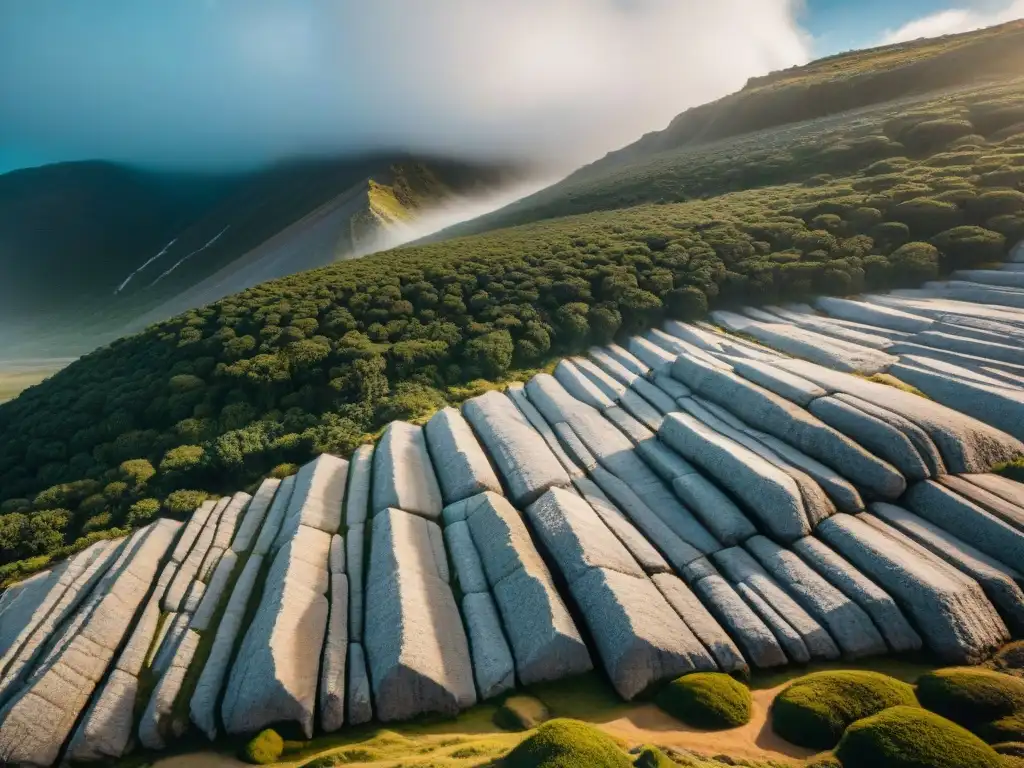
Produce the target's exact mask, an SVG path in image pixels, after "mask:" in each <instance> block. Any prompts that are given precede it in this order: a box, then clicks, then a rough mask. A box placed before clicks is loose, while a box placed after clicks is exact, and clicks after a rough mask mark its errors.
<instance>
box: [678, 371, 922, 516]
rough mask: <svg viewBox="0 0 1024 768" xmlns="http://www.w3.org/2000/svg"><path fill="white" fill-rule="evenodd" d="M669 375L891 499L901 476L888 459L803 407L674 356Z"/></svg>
mask: <svg viewBox="0 0 1024 768" xmlns="http://www.w3.org/2000/svg"><path fill="white" fill-rule="evenodd" d="M672 375H673V377H675V378H677V379H679V380H680V381H682V382H683V383H684V384H686V385H687V386H688V387H690V388H692V389H693V390H694V391H695V392H697V393H698V394H700V395H701V396H702V397H705V398H707V399H708V400H710V401H712V402H714V403H717V404H718V405H720V406H722V407H723V408H726V409H727V410H729V411H732V412H733V413H735V414H737V415H739V414H742V418H743V420H744V421H745V422H746V423H747V424H750V425H751V426H753V427H755V428H757V429H760V430H762V431H764V432H767V433H768V434H771V435H774V436H775V437H777V438H778V439H780V440H783V441H784V442H786V443H789V444H790V445H792V446H793V447H794V448H797V449H799V450H801V451H803V452H804V453H806V454H807V455H808V456H811V457H813V458H815V459H817V460H819V461H821V462H822V463H824V464H826V465H827V466H829V467H832V468H833V469H835V470H837V471H842V473H843V475H844V476H845V477H846V478H848V479H849V480H852V481H853V482H854V483H855V484H857V485H860V486H862V487H864V488H868V489H870V490H871V491H872V492H874V493H876V494H878V495H879V496H880V497H882V498H897V497H898V496H899V495H900V494H902V493H903V491H904V490H905V489H906V480H905V479H904V478H903V476H902V475H901V474H900V473H899V472H897V471H896V469H895V468H894V467H893V466H892V465H891V464H889V463H887V462H885V461H882V460H881V459H879V458H877V457H875V456H874V455H873V454H871V453H869V452H868V451H866V450H864V448H862V447H861V446H860V445H858V444H857V443H855V442H854V441H853V440H851V439H850V438H848V437H846V435H843V434H842V433H840V432H838V431H836V430H835V429H833V428H832V427H829V426H828V425H827V424H824V423H823V422H822V421H820V420H819V419H817V418H815V417H814V416H812V415H811V414H810V413H808V412H807V411H805V410H804V409H803V408H800V407H799V406H797V405H795V404H793V403H791V402H789V401H788V400H786V399H785V398H782V397H780V396H778V395H776V394H775V393H773V392H769V391H768V390H766V389H764V388H762V387H759V386H757V385H756V384H753V383H752V382H749V381H744V380H743V379H742V378H740V377H738V376H736V375H735V374H733V373H731V372H728V371H721V370H718V369H715V368H712V367H710V366H707V365H705V364H703V363H701V362H700V361H698V360H694V359H690V358H686V357H684V356H680V358H679V359H678V360H677V361H676V364H675V365H673V366H672Z"/></svg>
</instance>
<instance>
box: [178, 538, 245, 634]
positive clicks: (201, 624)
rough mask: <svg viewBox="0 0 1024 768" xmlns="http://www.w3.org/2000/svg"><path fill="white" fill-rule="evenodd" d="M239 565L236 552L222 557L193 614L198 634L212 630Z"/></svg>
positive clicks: (193, 626)
mask: <svg viewBox="0 0 1024 768" xmlns="http://www.w3.org/2000/svg"><path fill="white" fill-rule="evenodd" d="M237 564H238V555H236V554H235V553H234V552H232V551H230V550H229V551H227V552H225V553H224V554H223V555H222V556H221V558H220V561H219V562H218V563H217V568H216V569H215V570H214V572H213V575H212V576H211V577H210V581H209V583H208V584H207V586H206V590H205V592H204V593H203V599H202V601H200V603H199V607H198V608H197V609H196V611H195V613H193V614H192V622H191V624H190V626H191V627H192V629H194V630H196V631H198V632H205V631H206V630H208V629H209V628H210V626H211V625H212V623H213V619H214V616H215V615H216V613H217V608H218V607H219V606H220V603H221V600H222V599H223V597H224V592H225V590H227V588H228V584H229V583H230V581H231V574H232V573H234V570H235V566H236V565H237Z"/></svg>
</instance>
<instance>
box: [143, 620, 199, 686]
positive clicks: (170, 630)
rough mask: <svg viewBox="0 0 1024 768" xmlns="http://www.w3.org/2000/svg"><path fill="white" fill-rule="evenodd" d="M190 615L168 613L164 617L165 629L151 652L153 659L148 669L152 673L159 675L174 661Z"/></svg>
mask: <svg viewBox="0 0 1024 768" xmlns="http://www.w3.org/2000/svg"><path fill="white" fill-rule="evenodd" d="M191 621H192V616H191V615H190V614H188V613H184V612H182V613H168V614H167V615H166V616H165V617H164V624H165V625H166V627H167V629H166V631H164V632H163V633H162V639H161V642H160V645H159V646H158V647H157V648H156V653H154V654H153V661H152V663H151V664H150V669H151V671H152V672H153V674H154V675H156V676H158V677H159V676H160V675H162V674H163V673H164V672H166V671H167V669H168V668H169V667H170V666H171V662H172V661H174V654H175V653H177V651H178V645H180V644H181V641H182V640H183V639H184V637H185V633H186V632H187V631H188V625H189V623H190V622H191Z"/></svg>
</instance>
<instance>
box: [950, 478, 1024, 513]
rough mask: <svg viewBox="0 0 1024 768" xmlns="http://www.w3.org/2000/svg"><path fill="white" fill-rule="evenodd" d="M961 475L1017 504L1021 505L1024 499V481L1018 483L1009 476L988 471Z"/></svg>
mask: <svg viewBox="0 0 1024 768" xmlns="http://www.w3.org/2000/svg"><path fill="white" fill-rule="evenodd" d="M960 477H961V478H963V479H964V480H968V481H969V482H971V483H973V484H974V485H976V486H978V487H979V488H981V489H983V490H986V491H988V492H989V493H991V494H993V495H995V496H998V497H999V498H1001V499H1003V501H1008V502H1010V503H1011V504H1014V505H1015V506H1016V505H1020V504H1021V503H1022V502H1021V500H1022V499H1024V483H1018V482H1017V481H1015V480H1011V479H1010V478H1008V477H1003V476H1002V475H995V474H992V473H988V472H986V473H979V474H973V475H960Z"/></svg>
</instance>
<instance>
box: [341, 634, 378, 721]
mask: <svg viewBox="0 0 1024 768" xmlns="http://www.w3.org/2000/svg"><path fill="white" fill-rule="evenodd" d="M347 704H348V706H347V710H348V721H349V723H350V724H352V725H362V724H363V723H368V722H370V721H371V720H372V719H373V702H372V700H371V695H370V676H369V674H368V673H367V671H366V654H365V653H364V652H363V646H362V644H361V643H349V646H348V698H347Z"/></svg>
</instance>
